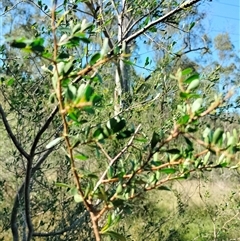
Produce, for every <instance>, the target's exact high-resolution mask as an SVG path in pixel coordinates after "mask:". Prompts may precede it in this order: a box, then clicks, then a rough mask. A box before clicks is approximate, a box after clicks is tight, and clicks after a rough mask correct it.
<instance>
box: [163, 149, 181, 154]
mask: <svg viewBox="0 0 240 241" xmlns="http://www.w3.org/2000/svg"><path fill="white" fill-rule="evenodd" d="M165 152H167V153H170V154H180V150H178V149H175V148H173V149H169V150H166V151H165Z"/></svg>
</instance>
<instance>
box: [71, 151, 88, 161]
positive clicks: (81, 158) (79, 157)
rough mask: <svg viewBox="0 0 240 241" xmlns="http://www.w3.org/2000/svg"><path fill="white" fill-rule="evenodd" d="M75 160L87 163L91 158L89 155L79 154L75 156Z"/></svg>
mask: <svg viewBox="0 0 240 241" xmlns="http://www.w3.org/2000/svg"><path fill="white" fill-rule="evenodd" d="M74 158H76V159H78V160H80V161H86V160H87V159H88V158H89V157H88V156H87V155H84V154H82V153H79V154H77V155H75V156H74Z"/></svg>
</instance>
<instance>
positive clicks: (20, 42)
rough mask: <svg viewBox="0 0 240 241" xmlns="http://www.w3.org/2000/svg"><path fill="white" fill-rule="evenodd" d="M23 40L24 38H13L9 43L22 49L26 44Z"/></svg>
mask: <svg viewBox="0 0 240 241" xmlns="http://www.w3.org/2000/svg"><path fill="white" fill-rule="evenodd" d="M24 40H25V39H18V40H13V42H11V43H10V45H11V46H12V47H14V48H18V49H23V48H25V47H26V46H27V44H26V43H24Z"/></svg>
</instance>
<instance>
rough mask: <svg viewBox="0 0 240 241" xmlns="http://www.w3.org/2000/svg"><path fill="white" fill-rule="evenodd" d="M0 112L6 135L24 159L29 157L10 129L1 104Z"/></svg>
mask: <svg viewBox="0 0 240 241" xmlns="http://www.w3.org/2000/svg"><path fill="white" fill-rule="evenodd" d="M0 114H1V116H2V120H3V124H4V126H5V129H6V131H7V133H8V135H9V136H10V138H11V140H12V142H13V144H14V145H15V147H16V148H17V149H18V151H19V152H20V154H21V155H23V156H24V157H25V158H26V159H28V158H29V157H30V155H29V154H28V153H27V152H26V151H25V150H24V149H23V147H22V146H21V144H20V143H19V142H18V140H17V138H16V136H15V135H14V134H13V132H12V129H11V127H10V125H9V123H8V120H7V118H6V114H5V112H4V110H3V108H2V105H1V104H0Z"/></svg>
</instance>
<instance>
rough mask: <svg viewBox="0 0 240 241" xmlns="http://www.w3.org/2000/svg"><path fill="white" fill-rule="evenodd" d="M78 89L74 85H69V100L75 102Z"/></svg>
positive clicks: (67, 92)
mask: <svg viewBox="0 0 240 241" xmlns="http://www.w3.org/2000/svg"><path fill="white" fill-rule="evenodd" d="M76 93H77V89H76V87H75V86H74V85H72V84H70V85H68V87H67V89H66V97H67V100H74V99H75V98H76Z"/></svg>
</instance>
